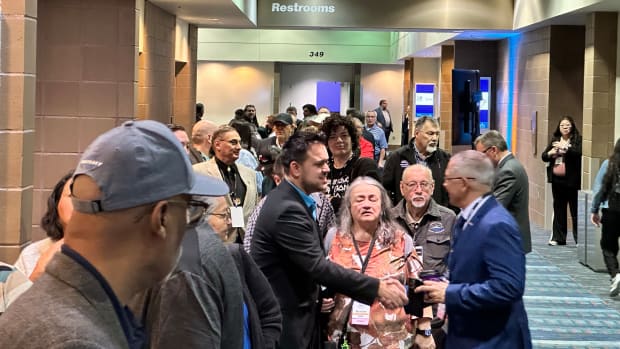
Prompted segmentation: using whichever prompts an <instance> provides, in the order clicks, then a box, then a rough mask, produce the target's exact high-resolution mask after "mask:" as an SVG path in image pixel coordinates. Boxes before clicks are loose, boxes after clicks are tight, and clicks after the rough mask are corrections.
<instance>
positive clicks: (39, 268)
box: [29, 239, 64, 282]
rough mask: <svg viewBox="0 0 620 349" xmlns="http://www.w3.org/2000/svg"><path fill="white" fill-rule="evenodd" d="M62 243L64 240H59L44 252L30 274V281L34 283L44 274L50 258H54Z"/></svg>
mask: <svg viewBox="0 0 620 349" xmlns="http://www.w3.org/2000/svg"><path fill="white" fill-rule="evenodd" d="M63 243H64V239H60V240H58V241H56V242H54V243H53V244H52V245H50V246H49V247H48V248H47V250H45V252H43V253H42V254H41V256H40V257H39V260H38V261H37V264H36V265H35V267H34V269H33V270H32V273H31V274H30V276H29V279H30V281H32V282H34V281H35V280H36V279H38V278H39V277H40V276H41V275H43V273H44V272H45V267H47V264H48V263H49V262H50V261H51V260H52V257H54V255H55V254H56V252H59V251H60V247H61V246H62V244H63Z"/></svg>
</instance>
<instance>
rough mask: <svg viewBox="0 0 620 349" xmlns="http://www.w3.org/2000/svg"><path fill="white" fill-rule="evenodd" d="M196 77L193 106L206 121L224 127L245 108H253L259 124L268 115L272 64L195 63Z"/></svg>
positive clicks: (272, 77) (271, 92)
mask: <svg viewBox="0 0 620 349" xmlns="http://www.w3.org/2000/svg"><path fill="white" fill-rule="evenodd" d="M196 76H197V80H198V81H197V86H196V102H197V103H198V102H200V103H202V104H204V106H205V117H206V118H207V120H210V121H213V122H215V123H217V124H224V123H228V122H229V121H230V119H232V117H233V116H234V112H235V109H237V108H243V107H244V106H245V105H246V104H254V105H255V106H256V115H257V116H258V122H259V123H260V124H262V123H264V121H265V119H266V117H267V116H268V115H270V114H271V110H272V109H273V108H272V105H273V90H274V89H273V79H274V74H273V63H269V62H205V61H199V62H198V67H197V74H196Z"/></svg>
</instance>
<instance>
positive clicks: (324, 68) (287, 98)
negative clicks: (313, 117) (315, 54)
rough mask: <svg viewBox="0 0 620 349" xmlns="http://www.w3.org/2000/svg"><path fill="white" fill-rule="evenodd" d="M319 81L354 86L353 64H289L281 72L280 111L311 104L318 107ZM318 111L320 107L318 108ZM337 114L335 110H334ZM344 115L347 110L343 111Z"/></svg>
mask: <svg viewBox="0 0 620 349" xmlns="http://www.w3.org/2000/svg"><path fill="white" fill-rule="evenodd" d="M318 81H340V82H350V83H351V85H353V65H352V64H287V63H283V64H282V68H281V70H280V109H279V110H280V111H282V112H284V111H285V110H286V108H287V107H289V106H291V105H292V106H294V107H296V108H297V114H298V115H302V110H301V107H302V106H303V105H304V104H307V103H310V104H314V105H316V83H317V82H318ZM316 107H317V109H318V108H319V106H318V105H317V106H316ZM332 111H333V112H336V111H335V110H332ZM341 112H342V113H344V112H346V110H342V111H341Z"/></svg>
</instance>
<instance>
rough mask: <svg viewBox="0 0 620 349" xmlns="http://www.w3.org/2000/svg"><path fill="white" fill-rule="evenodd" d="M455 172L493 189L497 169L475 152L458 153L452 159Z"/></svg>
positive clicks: (479, 153) (482, 155)
mask: <svg viewBox="0 0 620 349" xmlns="http://www.w3.org/2000/svg"><path fill="white" fill-rule="evenodd" d="M450 162H452V163H453V168H454V169H455V170H454V172H455V173H456V174H458V175H459V176H462V177H466V178H473V179H475V180H476V182H478V183H480V184H482V185H484V186H488V187H492V186H493V178H494V177H495V168H494V166H493V163H492V162H491V160H489V158H488V157H487V156H486V155H484V154H483V153H481V152H479V151H475V150H465V151H462V152H458V153H456V154H454V155H452V157H451V158H450Z"/></svg>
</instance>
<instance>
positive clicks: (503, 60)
mask: <svg viewBox="0 0 620 349" xmlns="http://www.w3.org/2000/svg"><path fill="white" fill-rule="evenodd" d="M583 48H584V29H583V28H582V27H574V26H554V27H544V28H540V29H536V30H533V31H529V32H526V33H523V34H522V35H521V36H515V37H511V38H509V39H506V40H502V41H500V42H499V44H498V57H499V60H498V63H499V64H498V74H497V76H498V77H497V104H496V106H497V111H498V114H497V120H498V124H499V125H500V127H499V131H500V132H502V134H504V135H505V136H506V137H507V138H511V139H512V141H513V149H512V151H513V152H514V153H515V154H516V156H517V158H519V160H520V161H521V163H523V165H524V166H525V168H526V170H527V173H528V177H529V186H530V188H529V196H530V205H529V206H530V220H531V221H532V222H533V223H536V224H538V225H540V226H544V227H546V228H550V223H551V217H552V211H553V209H552V206H551V203H552V198H551V190H550V186H549V185H548V184H547V178H546V163H544V162H543V161H542V159H541V152H542V150H544V148H545V147H546V146H547V144H548V143H549V140H550V137H551V134H552V133H553V132H554V131H555V128H556V126H557V124H558V122H559V120H560V119H561V118H562V116H563V115H571V116H573V118H574V119H575V121H576V123H577V127H578V128H579V129H580V130H581V129H582V110H581V109H582V107H584V104H583V103H584V102H583V92H584V80H583V72H584V60H583V57H582V56H583ZM511 88H512V90H511ZM509 93H512V95H509ZM511 99H512V124H511V127H508V115H509V110H508V108H510V107H511V104H510V100H511ZM534 114H536V116H537V124H536V134H535V136H533V135H532V120H533V117H534ZM534 142H535V143H534Z"/></svg>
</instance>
